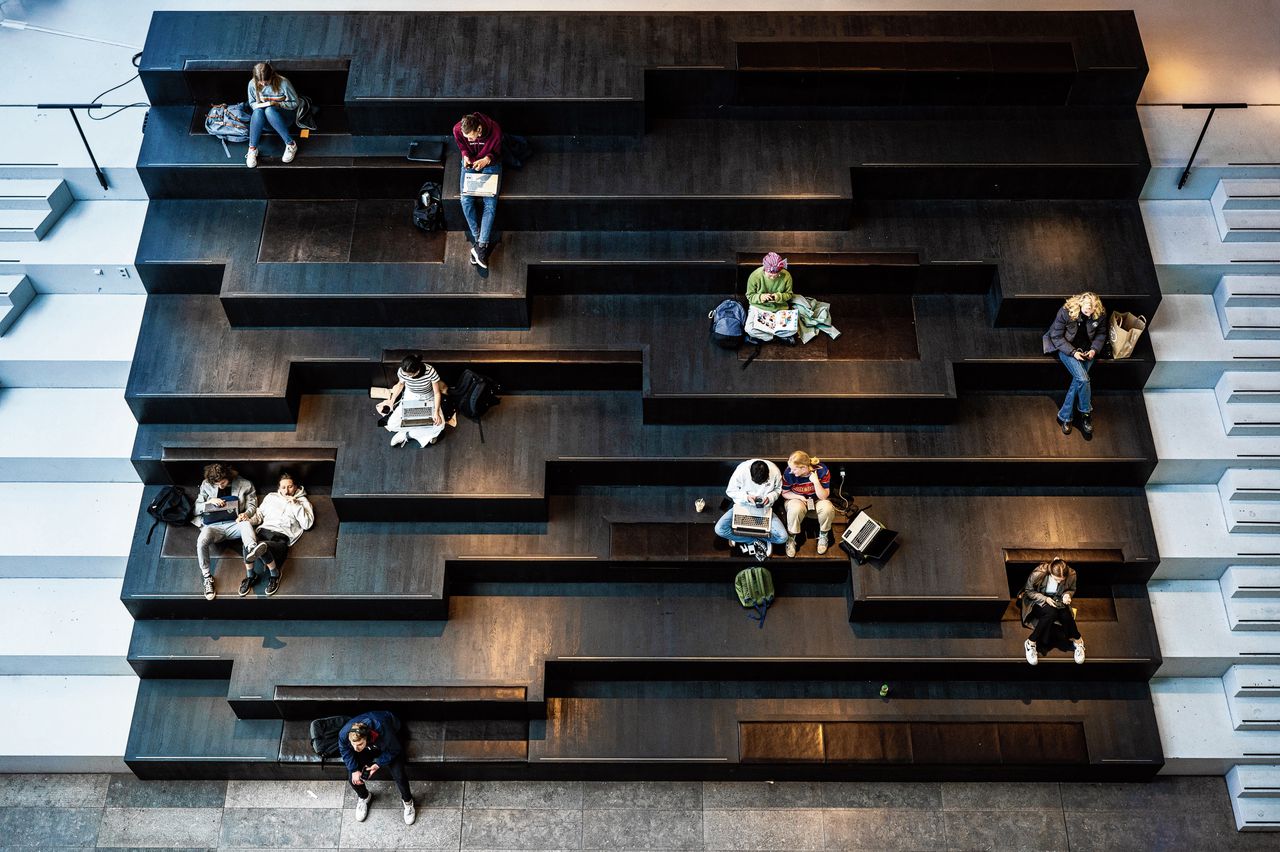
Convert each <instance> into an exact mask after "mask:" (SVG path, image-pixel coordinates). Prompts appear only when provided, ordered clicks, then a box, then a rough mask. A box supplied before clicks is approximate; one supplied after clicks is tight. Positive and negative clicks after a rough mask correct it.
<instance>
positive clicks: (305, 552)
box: [160, 477, 338, 592]
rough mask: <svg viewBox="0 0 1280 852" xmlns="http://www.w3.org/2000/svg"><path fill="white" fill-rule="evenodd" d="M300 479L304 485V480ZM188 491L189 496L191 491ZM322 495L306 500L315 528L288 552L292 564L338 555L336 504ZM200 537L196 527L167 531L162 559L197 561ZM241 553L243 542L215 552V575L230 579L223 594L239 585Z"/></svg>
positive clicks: (310, 493)
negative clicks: (313, 518) (309, 505)
mask: <svg viewBox="0 0 1280 852" xmlns="http://www.w3.org/2000/svg"><path fill="white" fill-rule="evenodd" d="M298 479H299V481H302V477H298ZM270 485H271V483H270V481H269V480H268V481H267V482H266V483H265V484H264V485H262V486H259V489H260V490H259V494H260V495H262V494H264V493H270ZM263 489H265V491H264V490H263ZM187 491H188V492H190V489H187ZM323 492H324V489H315V490H313V489H311V488H308V489H307V500H308V501H309V502H310V503H311V508H312V510H313V511H314V513H315V526H314V527H312V529H311V530H308V531H307V532H306V533H304V534H303V536H302V538H300V539H298V543H297V544H295V545H293V546H292V547H290V548H289V561H290V562H292V561H293V560H295V559H333V558H334V556H335V555H336V554H337V550H338V513H337V512H335V511H334V508H333V501H332V500H331V499H330V498H329V497H328V495H326V494H324V493H323ZM199 535H200V530H199V528H198V527H196V526H195V525H194V524H189V525H187V526H181V527H167V528H166V529H165V532H164V543H163V545H162V550H161V552H160V555H161V556H162V557H163V558H165V559H195V553H196V539H197V538H198V537H199ZM240 549H241V544H240V542H238V541H231V540H229V539H228V540H225V541H223V542H221V544H220V545H219V546H218V549H217V550H215V551H214V563H215V575H220V574H222V573H223V572H226V575H225V576H228V577H229V578H230V579H228V582H227V583H224V584H223V591H224V592H230V591H231V586H232V583H231V580H232V579H233V580H235V582H236V583H239V581H240V567H241V563H240ZM219 557H221V558H223V559H225V560H226V563H225V566H224V565H223V564H222V563H220V561H219ZM233 569H234V570H233ZM192 576H194V575H192Z"/></svg>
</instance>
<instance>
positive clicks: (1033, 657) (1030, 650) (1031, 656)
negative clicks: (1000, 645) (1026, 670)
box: [1023, 639, 1040, 666]
mask: <svg viewBox="0 0 1280 852" xmlns="http://www.w3.org/2000/svg"><path fill="white" fill-rule="evenodd" d="M1023 647H1024V648H1026V651H1027V662H1028V663H1030V664H1031V665H1033V666H1034V665H1036V664H1038V663H1039V662H1040V651H1039V649H1038V648H1036V643H1035V642H1032V641H1031V640H1030V639H1028V640H1027V641H1026V642H1024V643H1023Z"/></svg>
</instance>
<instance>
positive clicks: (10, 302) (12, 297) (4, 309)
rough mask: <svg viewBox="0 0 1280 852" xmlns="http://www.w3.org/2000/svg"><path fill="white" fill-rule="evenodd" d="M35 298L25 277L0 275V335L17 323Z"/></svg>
mask: <svg viewBox="0 0 1280 852" xmlns="http://www.w3.org/2000/svg"><path fill="white" fill-rule="evenodd" d="M35 297H36V291H35V288H34V287H33V286H31V279H30V278H28V277H27V276H25V275H0V335H3V334H4V333H5V332H6V331H8V330H9V327H10V326H11V325H13V324H14V323H15V322H17V320H18V317H19V316H21V315H22V312H23V311H25V310H26V309H27V305H29V304H31V300H32V299H34V298H35Z"/></svg>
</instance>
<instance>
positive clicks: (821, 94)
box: [737, 38, 1077, 105]
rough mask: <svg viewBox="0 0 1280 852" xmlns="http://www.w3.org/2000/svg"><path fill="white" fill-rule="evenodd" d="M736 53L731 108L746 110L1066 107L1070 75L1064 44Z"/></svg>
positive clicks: (741, 49) (787, 46) (889, 43)
mask: <svg viewBox="0 0 1280 852" xmlns="http://www.w3.org/2000/svg"><path fill="white" fill-rule="evenodd" d="M737 48H738V71H739V74H738V78H737V83H738V92H737V94H738V98H737V102H738V103H740V104H751V105H778V104H791V103H794V102H795V100H796V99H800V100H801V101H802V102H806V103H813V104H817V105H827V104H832V105H851V104H876V105H900V104H910V105H926V104H966V105H977V104H1065V103H1068V102H1069V100H1070V95H1071V87H1072V83H1073V82H1074V78H1075V76H1076V73H1077V67H1076V59H1075V52H1074V50H1073V49H1072V45H1071V43H1070V42H1068V41H1061V42H1054V41H1039V40H1038V41H1035V42H1017V41H1004V40H1000V41H995V40H984V39H981V38H973V39H964V38H953V39H947V40H943V39H930V40H919V39H892V38H890V39H866V38H859V39H856V40H848V41H841V40H830V41H816V42H815V41H802V42H801V41H797V42H785V41H784V42H779V41H758V42H751V41H746V42H741V41H740V42H738V44H737ZM788 96H789V98H788Z"/></svg>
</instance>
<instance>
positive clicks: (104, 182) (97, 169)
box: [67, 107, 1213, 190]
mask: <svg viewBox="0 0 1280 852" xmlns="http://www.w3.org/2000/svg"><path fill="white" fill-rule="evenodd" d="M67 112H69V113H71V120H72V121H74V122H75V123H76V130H78V131H80V141H81V142H83V143H84V149H85V150H86V151H88V152H89V162H91V163H93V173H94V174H96V175H97V176H98V183H100V184H102V188H103V189H104V190H109V189H111V187H109V186H107V176H106V175H104V174H103V173H102V167H101V166H99V165H98V158H97V157H95V156H93V149H92V148H90V147H89V140H88V138H87V137H86V136H85V135H84V128H83V127H81V126H80V119H79V118H78V117H77V116H76V111H75V110H74V109H72V108H71V107H67ZM1209 115H1210V116H1212V115H1213V113H1209ZM1200 135H1201V136H1204V133H1201V134H1200ZM1197 147H1199V146H1198V145H1197ZM1191 156H1193V157H1194V156H1195V154H1192V155H1191Z"/></svg>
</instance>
